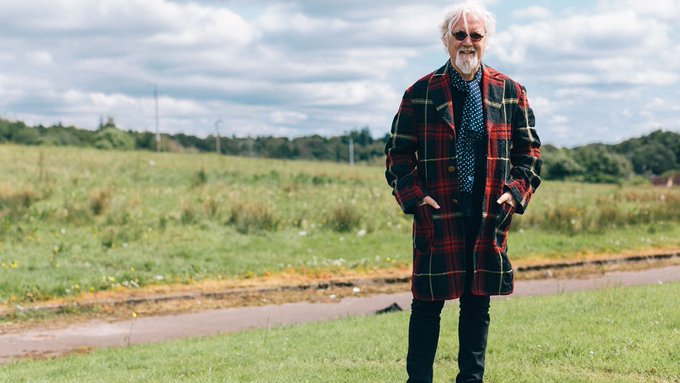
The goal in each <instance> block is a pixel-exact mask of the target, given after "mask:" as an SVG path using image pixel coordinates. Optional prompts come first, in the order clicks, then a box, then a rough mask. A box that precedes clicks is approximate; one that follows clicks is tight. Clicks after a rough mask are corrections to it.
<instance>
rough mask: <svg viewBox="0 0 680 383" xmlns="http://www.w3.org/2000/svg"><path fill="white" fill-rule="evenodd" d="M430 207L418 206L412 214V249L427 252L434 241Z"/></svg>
mask: <svg viewBox="0 0 680 383" xmlns="http://www.w3.org/2000/svg"><path fill="white" fill-rule="evenodd" d="M430 209H431V207H430V205H422V206H418V207H416V209H415V213H414V214H413V247H415V248H416V249H417V250H419V251H422V252H429V251H430V249H431V248H432V242H433V239H434V223H433V220H432V211H431V210H430Z"/></svg>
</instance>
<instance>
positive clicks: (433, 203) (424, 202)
mask: <svg viewBox="0 0 680 383" xmlns="http://www.w3.org/2000/svg"><path fill="white" fill-rule="evenodd" d="M423 205H430V206H432V207H433V208H435V209H439V204H438V203H437V201H435V200H434V199H433V198H432V197H430V196H429V195H428V196H425V198H423V200H422V202H420V204H419V205H418V206H423Z"/></svg>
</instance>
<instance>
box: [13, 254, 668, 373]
mask: <svg viewBox="0 0 680 383" xmlns="http://www.w3.org/2000/svg"><path fill="white" fill-rule="evenodd" d="M678 281H680V266H671V267H664V268H657V269H648V270H643V271H634V272H611V273H607V274H604V275H603V276H599V277H596V278H588V279H543V280H530V281H517V282H516V284H515V293H514V294H513V295H511V296H533V295H549V294H559V293H565V292H573V291H582V290H593V289H600V288H604V287H611V286H634V285H644V284H658V283H667V282H678ZM495 299H505V297H496V298H495ZM410 301H411V294H410V292H406V293H400V294H383V295H373V296H368V297H352V298H345V299H342V300H340V301H339V302H337V303H306V302H299V303H287V304H282V305H273V306H261V307H242V308H230V309H221V310H211V311H204V312H199V313H187V314H179V315H164V316H153V317H143V318H136V319H133V320H128V321H121V322H113V323H110V322H104V321H92V322H87V323H80V324H75V325H70V326H67V327H63V328H56V329H55V328H49V329H42V330H41V329H31V330H27V331H23V332H17V333H10V334H4V335H0V363H7V362H10V361H11V360H13V359H17V358H22V357H29V356H34V357H35V356H56V355H60V354H64V353H68V352H72V351H76V350H83V349H91V348H101V347H120V346H126V345H128V344H138V343H152V342H162V341H165V340H169V339H179V338H187V337H197V336H206V335H213V334H219V333H225V332H235V331H242V330H246V329H252V328H270V327H276V326H283V325H293V324H301V323H308V322H317V321H328V320H333V319H338V318H342V317H347V316H366V315H373V314H375V312H376V311H378V310H380V309H383V308H385V307H387V306H390V305H391V304H393V303H397V304H398V305H399V306H401V307H402V308H403V309H408V308H409V306H410Z"/></svg>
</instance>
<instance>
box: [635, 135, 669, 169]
mask: <svg viewBox="0 0 680 383" xmlns="http://www.w3.org/2000/svg"><path fill="white" fill-rule="evenodd" d="M631 161H632V163H633V169H634V170H635V172H636V173H638V174H650V173H651V174H656V175H659V174H662V173H664V172H666V171H668V170H675V169H677V168H678V164H677V162H676V159H675V153H673V152H672V151H671V150H670V149H669V148H667V147H665V146H664V145H662V144H660V143H657V142H653V143H650V144H648V145H644V146H640V147H638V148H637V149H635V150H634V151H633V153H632V156H631Z"/></svg>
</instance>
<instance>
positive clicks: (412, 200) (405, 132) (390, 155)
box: [385, 89, 427, 214]
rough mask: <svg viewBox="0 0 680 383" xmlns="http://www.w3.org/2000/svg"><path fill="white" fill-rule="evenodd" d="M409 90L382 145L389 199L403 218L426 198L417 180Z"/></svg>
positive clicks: (415, 141) (415, 136)
mask: <svg viewBox="0 0 680 383" xmlns="http://www.w3.org/2000/svg"><path fill="white" fill-rule="evenodd" d="M410 91H411V89H409V90H407V91H406V92H405V93H404V97H403V98H402V101H401V105H400V106H399V111H398V112H397V114H396V115H395V116H394V120H393V121H392V129H391V136H390V137H389V139H388V140H387V143H386V144H385V155H386V156H387V157H386V170H385V178H386V179H387V183H388V184H389V185H390V186H391V187H392V195H394V197H395V198H396V200H397V203H399V206H400V207H401V210H402V211H403V212H404V213H406V214H413V213H414V211H415V207H416V206H417V205H418V203H420V201H422V199H423V198H425V196H426V195H427V194H426V193H425V191H424V190H423V186H422V183H421V181H420V178H419V177H418V157H417V150H418V138H417V135H416V129H415V120H414V112H413V104H412V103H411V94H410Z"/></svg>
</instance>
